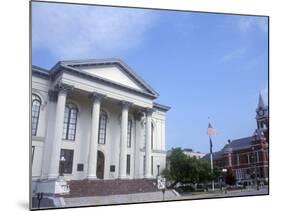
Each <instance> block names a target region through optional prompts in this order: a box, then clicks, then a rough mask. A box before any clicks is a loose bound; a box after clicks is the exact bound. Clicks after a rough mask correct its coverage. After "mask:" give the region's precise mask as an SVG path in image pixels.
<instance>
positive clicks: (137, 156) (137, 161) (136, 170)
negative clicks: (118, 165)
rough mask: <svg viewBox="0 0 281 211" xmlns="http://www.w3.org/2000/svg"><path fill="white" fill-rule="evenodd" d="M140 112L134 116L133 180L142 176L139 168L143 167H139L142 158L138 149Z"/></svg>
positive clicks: (140, 137)
mask: <svg viewBox="0 0 281 211" xmlns="http://www.w3.org/2000/svg"><path fill="white" fill-rule="evenodd" d="M142 114H143V113H142V112H140V111H139V112H137V113H136V114H135V120H136V121H135V124H136V127H135V149H134V150H135V153H134V165H135V167H134V178H140V177H141V176H142V175H141V174H140V168H141V167H142V166H143V165H140V162H141V161H142V160H143V156H141V155H140V148H141V145H140V143H141V141H142V137H143V136H141V134H142V133H141V122H140V121H141V117H142Z"/></svg>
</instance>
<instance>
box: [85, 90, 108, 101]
mask: <svg viewBox="0 0 281 211" xmlns="http://www.w3.org/2000/svg"><path fill="white" fill-rule="evenodd" d="M88 97H89V98H90V99H91V100H93V101H95V100H98V101H101V99H103V98H105V97H106V95H104V94H100V93H97V92H92V93H91V94H89V95H88Z"/></svg>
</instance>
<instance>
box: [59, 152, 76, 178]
mask: <svg viewBox="0 0 281 211" xmlns="http://www.w3.org/2000/svg"><path fill="white" fill-rule="evenodd" d="M73 153H74V151H73V150H70V149H61V151H60V158H62V157H64V159H65V161H60V166H59V169H60V172H61V173H66V174H71V173H72V165H73Z"/></svg>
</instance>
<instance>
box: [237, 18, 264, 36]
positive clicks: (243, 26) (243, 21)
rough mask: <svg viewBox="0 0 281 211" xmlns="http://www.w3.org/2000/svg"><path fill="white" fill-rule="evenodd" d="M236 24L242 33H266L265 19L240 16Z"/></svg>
mask: <svg viewBox="0 0 281 211" xmlns="http://www.w3.org/2000/svg"><path fill="white" fill-rule="evenodd" d="M237 23H238V28H239V30H240V31H241V32H242V33H248V32H250V31H251V30H253V29H258V30H260V31H262V32H265V33H267V26H268V22H267V18H265V17H253V16H240V17H239V19H238V22H237Z"/></svg>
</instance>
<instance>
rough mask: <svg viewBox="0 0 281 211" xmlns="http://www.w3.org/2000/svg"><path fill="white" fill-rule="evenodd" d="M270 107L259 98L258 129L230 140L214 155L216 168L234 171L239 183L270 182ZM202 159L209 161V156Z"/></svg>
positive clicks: (257, 110) (257, 111)
mask: <svg viewBox="0 0 281 211" xmlns="http://www.w3.org/2000/svg"><path fill="white" fill-rule="evenodd" d="M268 120H269V118H268V106H266V105H265V104H264V102H263V99H262V97H261V95H260V96H259V102H258V107H257V109H256V121H257V129H256V130H255V132H254V134H253V135H252V136H249V137H245V138H241V139H236V140H232V141H231V140H228V143H227V144H226V145H225V146H224V147H223V149H221V150H220V151H218V152H214V153H213V161H214V166H216V167H218V168H219V169H223V168H225V169H227V170H228V171H232V173H233V174H234V176H235V178H236V181H237V182H253V180H256V179H258V180H259V181H265V182H267V181H268V166H269V162H268V141H269V139H268V138H269V135H268V126H269V121H268ZM202 159H205V160H209V159H210V155H209V154H207V155H206V156H204V157H203V158H202Z"/></svg>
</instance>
